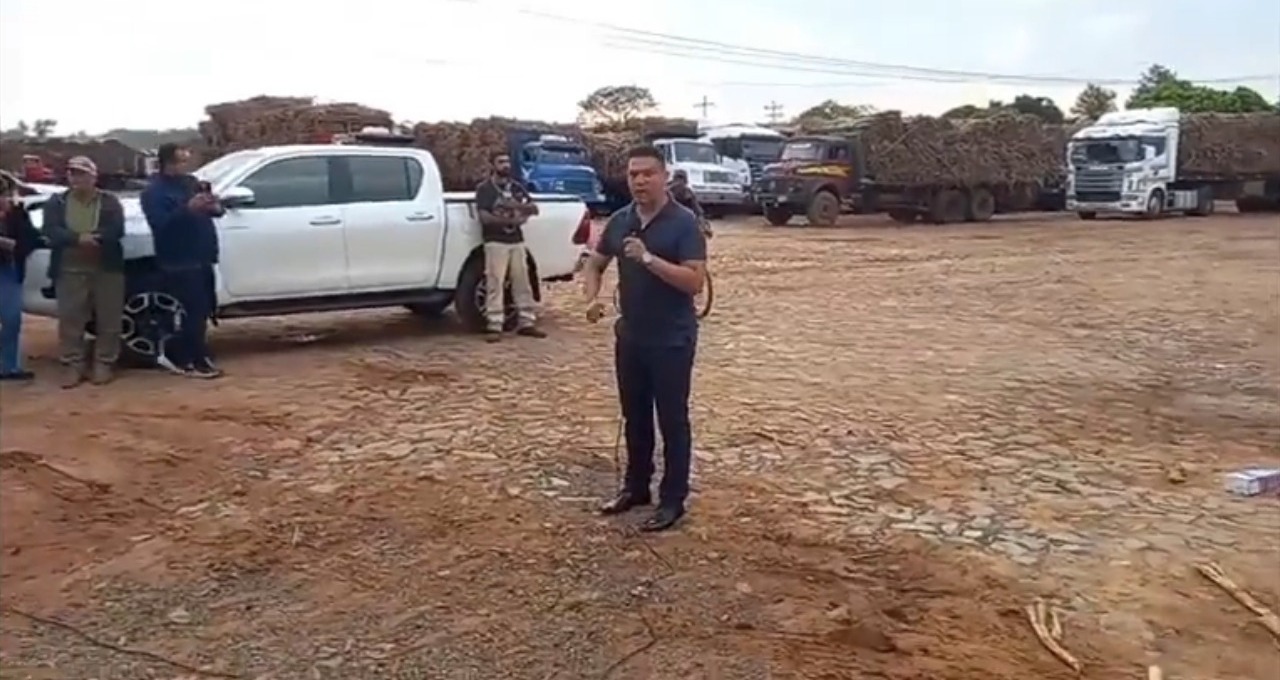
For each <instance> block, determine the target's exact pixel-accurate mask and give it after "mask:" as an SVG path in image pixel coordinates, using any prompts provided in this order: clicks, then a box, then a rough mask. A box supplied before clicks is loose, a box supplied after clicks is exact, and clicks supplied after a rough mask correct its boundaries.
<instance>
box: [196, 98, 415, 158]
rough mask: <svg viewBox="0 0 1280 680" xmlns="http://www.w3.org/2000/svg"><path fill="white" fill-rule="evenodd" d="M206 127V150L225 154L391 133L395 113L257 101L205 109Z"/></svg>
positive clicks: (309, 102) (349, 106) (350, 106)
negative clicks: (369, 131)
mask: <svg viewBox="0 0 1280 680" xmlns="http://www.w3.org/2000/svg"><path fill="white" fill-rule="evenodd" d="M205 112H206V113H207V114H209V120H208V121H205V122H204V123H203V124H201V126H200V133H201V136H202V137H203V139H204V141H205V144H206V146H208V147H210V148H212V149H216V150H218V151H220V152H224V153H225V152H227V151H235V150H237V149H245V148H252V147H257V146H270V145H276V144H304V143H310V142H324V141H328V140H329V139H331V138H332V137H333V135H337V134H344V133H351V132H359V131H361V130H363V129H365V128H368V127H380V128H388V129H390V128H391V127H392V126H393V125H394V123H393V121H392V119H391V114H390V113H388V112H386V111H383V110H381V109H375V108H371V107H368V106H364V105H361V104H353V103H336V104H316V103H314V102H313V101H312V100H311V99H309V98H301V97H265V96H263V97H254V98H252V99H247V100H244V101H241V102H228V103H224V104H215V105H213V106H209V107H207V108H206V109H205Z"/></svg>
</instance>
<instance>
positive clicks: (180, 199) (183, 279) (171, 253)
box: [142, 143, 225, 378]
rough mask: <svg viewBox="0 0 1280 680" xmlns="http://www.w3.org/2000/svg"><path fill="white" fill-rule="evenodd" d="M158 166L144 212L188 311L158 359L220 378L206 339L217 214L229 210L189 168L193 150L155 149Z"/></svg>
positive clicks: (172, 289)
mask: <svg viewBox="0 0 1280 680" xmlns="http://www.w3.org/2000/svg"><path fill="white" fill-rule="evenodd" d="M156 160H157V161H158V162H159V164H160V172H158V173H157V174H156V175H155V176H154V177H152V178H151V181H150V182H149V183H148V184H147V188H146V189H145V190H144V191H143V192H142V212H143V214H144V215H146V217H147V225H148V226H150V227H151V237H152V240H153V242H154V243H155V247H156V262H157V264H159V266H160V271H161V272H163V273H164V278H165V281H166V287H167V288H168V290H169V294H170V295H172V296H173V297H174V298H175V299H177V301H178V302H180V303H182V308H183V311H184V312H185V315H184V316H183V318H182V325H181V327H180V328H179V329H178V333H177V335H176V336H175V337H173V338H170V339H169V341H168V342H167V343H165V346H164V352H163V353H161V355H160V356H159V357H158V358H157V363H158V364H159V365H160V367H161V368H164V369H166V370H168V371H170V372H172V373H176V374H178V375H184V376H188V377H193V378H216V377H218V376H220V375H222V371H220V370H218V367H217V366H215V365H214V363H213V357H212V355H211V354H210V353H209V344H208V341H207V339H206V335H207V332H208V327H209V326H208V322H209V317H210V316H212V315H213V312H214V304H215V298H216V292H215V291H214V269H213V268H214V265H216V264H217V263H218V228H217V225H215V224H214V221H213V219H214V218H215V217H220V216H222V214H223V213H224V212H225V211H224V210H223V208H222V204H221V203H219V202H218V199H217V197H216V196H214V195H213V194H212V193H210V192H209V189H208V187H207V185H206V186H202V185H201V183H200V182H199V181H198V180H197V179H196V178H195V177H194V176H192V175H190V174H188V173H187V164H188V163H189V160H190V152H189V151H187V149H185V148H183V147H181V146H179V145H177V144H173V143H166V144H161V145H160V148H159V149H157V150H156Z"/></svg>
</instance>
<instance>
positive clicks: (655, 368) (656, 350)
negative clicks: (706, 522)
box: [584, 146, 707, 531]
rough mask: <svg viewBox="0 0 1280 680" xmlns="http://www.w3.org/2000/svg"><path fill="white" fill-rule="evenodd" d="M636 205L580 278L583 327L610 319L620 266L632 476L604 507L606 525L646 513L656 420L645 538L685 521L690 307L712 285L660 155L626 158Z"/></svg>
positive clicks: (609, 228)
mask: <svg viewBox="0 0 1280 680" xmlns="http://www.w3.org/2000/svg"><path fill="white" fill-rule="evenodd" d="M627 183H628V186H629V187H630V189H631V197H632V203H631V204H630V205H628V206H627V207H626V208H624V209H622V210H621V211H619V212H617V213H614V215H613V216H612V217H611V218H609V222H608V224H607V225H606V226H605V229H604V233H603V234H602V235H601V237H600V240H599V242H598V243H597V244H596V248H595V252H594V253H592V255H591V258H590V260H589V261H588V263H587V266H586V268H585V271H584V275H585V278H586V291H585V292H586V302H587V318H588V320H590V321H591V322H593V323H594V322H596V321H598V320H600V318H601V317H603V316H604V305H603V304H602V303H601V302H600V301H599V300H598V299H597V298H598V297H599V295H600V281H601V276H602V274H603V273H604V271H605V269H606V268H607V267H608V265H609V262H610V260H613V259H615V258H616V259H617V260H618V288H619V297H620V308H621V312H622V314H621V316H620V317H619V318H618V321H617V324H616V325H615V333H616V336H617V340H616V345H615V350H614V364H615V370H616V372H617V380H618V400H619V402H620V404H621V407H622V417H623V419H624V421H625V423H626V424H625V433H626V443H627V469H626V474H625V477H624V479H623V484H622V488H621V489H619V490H618V493H617V495H615V496H614V497H613V499H612V500H610V501H609V502H607V503H605V504H604V506H602V507H601V512H603V513H604V514H606V515H616V514H621V513H624V512H627V511H628V510H631V509H632V508H635V507H638V506H643V505H649V504H650V502H651V500H652V496H651V493H650V489H649V484H650V481H651V478H652V477H653V468H654V465H653V453H654V451H653V450H654V447H655V446H656V443H657V442H656V441H655V437H654V427H653V420H654V418H653V414H654V409H655V408H656V409H657V413H658V429H659V430H660V431H661V432H662V443H663V447H662V451H663V468H664V469H663V474H662V481H661V483H660V484H659V487H658V507H657V509H656V510H655V511H654V513H653V515H652V516H650V517H649V518H648V519H647V520H646V521H645V522H644V523H643V524H641V526H640V529H641V530H642V531H664V530H666V529H669V528H671V527H672V526H674V525H675V524H676V522H678V521H679V520H680V518H681V517H683V516H684V513H685V500H686V498H687V496H688V495H689V468H690V465H691V461H692V458H693V438H692V433H691V427H690V425H689V391H690V386H691V382H692V378H693V359H694V354H695V352H696V349H697V344H698V317H697V314H696V313H695V311H694V297H695V296H696V295H698V293H700V292H701V291H702V286H703V282H704V281H705V280H706V256H707V244H706V239H705V237H704V236H703V234H702V230H701V229H700V227H699V224H698V218H697V217H696V216H695V215H694V214H693V213H692V212H691V211H689V210H688V209H687V208H685V207H683V206H681V205H679V204H678V203H676V202H675V201H674V200H672V199H671V196H670V194H669V193H668V192H667V167H666V163H665V162H664V160H663V157H662V153H661V152H659V151H658V150H657V149H655V148H653V147H651V146H640V147H636V148H634V149H632V150H631V151H629V152H628V154H627Z"/></svg>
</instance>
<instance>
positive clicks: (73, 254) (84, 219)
mask: <svg viewBox="0 0 1280 680" xmlns="http://www.w3.org/2000/svg"><path fill="white" fill-rule="evenodd" d="M97 181H98V167H97V165H95V164H94V162H93V161H92V160H90V159H89V158H87V157H85V156H76V157H75V158H72V159H71V160H68V161H67V184H68V185H69V186H70V189H69V190H68V191H67V192H66V193H63V194H59V195H56V196H54V197H53V198H50V199H49V201H48V202H47V203H45V205H44V236H45V240H46V241H48V242H49V247H50V249H51V250H52V254H51V256H50V260H49V278H51V279H53V281H54V282H55V290H57V295H58V344H59V345H60V347H61V353H62V363H63V365H64V366H65V367H66V376H65V378H64V380H63V383H62V386H63V387H66V388H70V387H75V386H77V385H79V384H80V383H82V382H84V381H85V379H89V380H91V381H92V382H93V383H94V384H98V385H102V384H105V383H108V382H111V379H112V377H113V376H114V368H115V363H116V359H117V358H118V357H119V355H120V324H121V320H122V318H123V314H124V292H125V291H124V285H125V284H124V249H123V248H122V246H121V244H120V240H121V239H122V238H123V237H124V207H123V206H121V205H120V200H119V199H117V198H116V197H115V196H114V195H112V194H110V193H107V192H105V191H102V190H100V189H98V187H97ZM90 320H92V321H93V327H94V343H93V347H94V356H92V357H87V356H85V352H84V347H85V342H84V334H85V327H86V325H87V324H88V323H89V321H90Z"/></svg>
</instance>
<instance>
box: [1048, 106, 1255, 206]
mask: <svg viewBox="0 0 1280 680" xmlns="http://www.w3.org/2000/svg"><path fill="white" fill-rule="evenodd" d="M1195 115H1204V116H1205V118H1203V119H1202V120H1199V121H1193V120H1191V119H1190V118H1189V116H1195ZM1247 116H1251V117H1253V118H1246V117H1247ZM1193 125H1194V126H1199V127H1198V128H1197V130H1196V134H1189V128H1190V127H1192V126H1193ZM1206 126H1219V127H1220V128H1221V129H1219V130H1216V131H1215V130H1207V131H1206ZM1227 128H1234V129H1227ZM1216 133H1221V134H1216ZM1210 145H1213V146H1214V147H1215V148H1212V149H1210V148H1208V147H1209V146H1210ZM1273 147H1276V148H1273ZM1228 199H1235V201H1236V207H1237V209H1239V210H1240V211H1241V212H1257V211H1267V210H1276V209H1280V114H1275V113H1254V114H1234V115H1232V114H1188V115H1184V114H1182V113H1181V112H1180V111H1179V110H1178V109H1176V108H1152V109H1130V110H1128V111H1117V112H1114V113H1108V114H1104V115H1103V116H1102V117H1100V118H1099V119H1098V120H1097V121H1096V122H1095V123H1093V124H1092V125H1090V126H1088V127H1086V128H1083V129H1081V130H1080V131H1079V132H1076V133H1075V134H1074V135H1072V137H1071V141H1070V142H1069V143H1068V147H1067V209H1068V210H1072V211H1075V213H1076V214H1077V215H1078V216H1079V217H1080V218H1081V219H1085V220H1091V219H1094V218H1096V217H1097V216H1098V215H1105V214H1112V215H1135V216H1146V217H1157V216H1160V215H1163V214H1167V213H1182V214H1186V215H1193V216H1204V215H1208V214H1211V213H1212V212H1213V210H1214V201H1215V200H1228Z"/></svg>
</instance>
